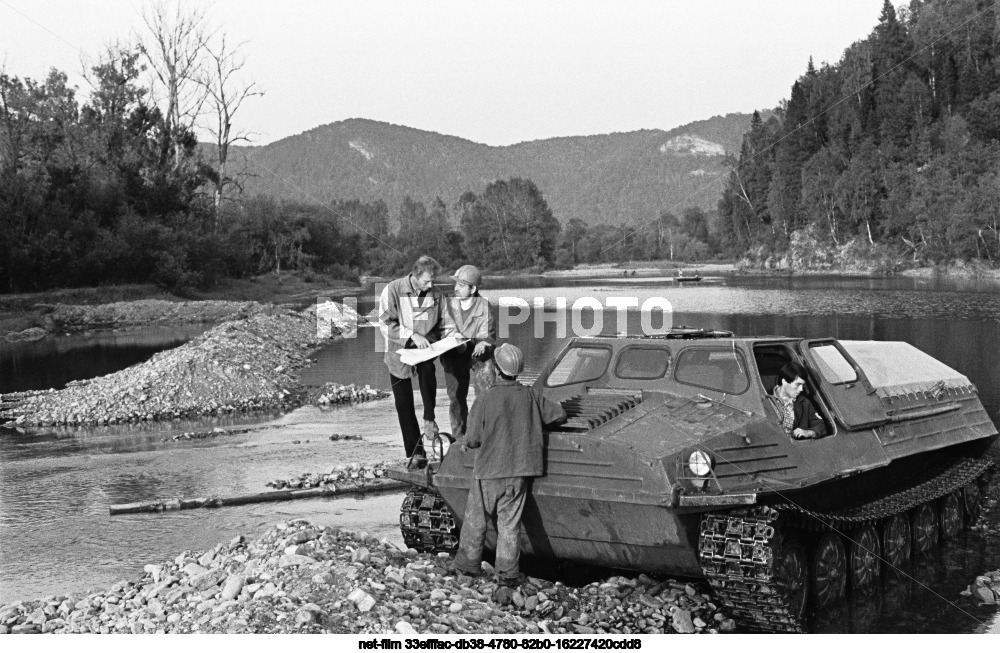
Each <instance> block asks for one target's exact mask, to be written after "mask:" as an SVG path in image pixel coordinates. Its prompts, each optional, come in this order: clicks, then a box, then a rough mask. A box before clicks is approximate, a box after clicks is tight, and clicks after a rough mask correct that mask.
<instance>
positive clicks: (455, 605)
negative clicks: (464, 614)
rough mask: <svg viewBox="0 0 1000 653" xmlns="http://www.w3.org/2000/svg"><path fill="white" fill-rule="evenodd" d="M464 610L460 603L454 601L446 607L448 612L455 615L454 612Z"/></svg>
mask: <svg viewBox="0 0 1000 653" xmlns="http://www.w3.org/2000/svg"><path fill="white" fill-rule="evenodd" d="M464 609H465V606H464V605H462V602H461V601H455V602H454V603H452V604H451V605H449V606H448V611H449V612H451V613H452V614H455V613H456V612H461V611H462V610H464Z"/></svg>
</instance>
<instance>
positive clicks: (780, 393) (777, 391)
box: [769, 362, 826, 440]
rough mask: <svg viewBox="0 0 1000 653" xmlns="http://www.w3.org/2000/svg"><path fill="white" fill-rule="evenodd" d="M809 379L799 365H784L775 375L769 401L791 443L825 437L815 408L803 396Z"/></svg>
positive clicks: (822, 423) (820, 418)
mask: <svg viewBox="0 0 1000 653" xmlns="http://www.w3.org/2000/svg"><path fill="white" fill-rule="evenodd" d="M807 376H808V374H807V373H806V370H805V368H804V367H802V366H801V365H800V364H798V363H794V362H791V363H786V364H785V365H784V366H782V368H781V371H779V372H778V385H776V386H774V392H773V393H772V394H771V395H770V397H769V398H770V399H771V401H772V402H773V403H774V406H775V408H777V410H778V415H779V416H780V417H781V425H782V426H783V427H784V428H785V433H787V434H788V435H790V436H791V438H792V439H793V440H807V439H810V438H821V437H823V436H824V435H826V424H825V423H824V422H823V418H822V417H820V415H819V412H818V411H817V410H816V406H814V405H813V402H812V401H810V400H809V397H806V396H805V395H804V394H802V390H804V389H805V387H806V382H805V379H806V377H807Z"/></svg>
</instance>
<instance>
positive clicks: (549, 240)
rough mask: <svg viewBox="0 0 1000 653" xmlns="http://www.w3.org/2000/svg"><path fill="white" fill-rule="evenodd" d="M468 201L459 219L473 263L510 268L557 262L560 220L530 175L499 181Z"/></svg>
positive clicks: (466, 197)
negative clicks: (554, 214) (530, 178)
mask: <svg viewBox="0 0 1000 653" xmlns="http://www.w3.org/2000/svg"><path fill="white" fill-rule="evenodd" d="M463 199H466V200H467V199H471V198H469V197H468V196H463ZM464 205H465V209H464V211H463V213H462V217H461V221H460V224H461V230H462V236H463V239H464V243H465V253H466V257H467V258H469V259H470V260H472V261H473V262H477V261H483V262H484V263H482V265H484V266H485V267H488V268H505V269H511V268H526V267H531V266H543V267H544V266H548V265H552V264H553V263H554V262H555V250H556V239H557V237H558V235H559V231H560V229H561V225H560V224H559V221H558V220H556V219H555V217H554V216H553V215H552V211H551V210H550V209H549V206H548V204H547V203H546V202H545V199H544V198H543V197H542V193H541V191H540V190H538V187H537V186H536V185H535V184H534V182H532V181H531V180H529V179H521V178H512V179H510V180H508V181H495V182H493V183H491V184H490V185H488V186H487V187H486V190H485V191H484V192H483V194H482V195H481V196H479V197H477V199H476V201H475V202H474V203H471V204H470V203H468V202H465V203H464Z"/></svg>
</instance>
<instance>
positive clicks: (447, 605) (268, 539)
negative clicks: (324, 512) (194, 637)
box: [0, 520, 735, 633]
mask: <svg viewBox="0 0 1000 653" xmlns="http://www.w3.org/2000/svg"><path fill="white" fill-rule="evenodd" d="M448 562H449V560H448V558H447V556H443V554H442V555H438V556H432V555H429V554H419V553H417V552H415V551H413V550H410V551H405V552H404V551H400V550H399V549H397V548H396V547H395V546H394V545H393V544H391V543H390V542H388V541H386V540H383V541H378V540H375V539H374V538H371V537H370V536H368V535H367V534H366V533H363V532H353V531H346V530H343V531H341V530H337V529H334V528H325V529H320V528H316V527H314V526H312V525H310V524H309V523H308V522H305V521H302V520H299V521H295V522H292V523H287V524H278V525H276V526H274V527H273V528H272V529H270V530H269V531H268V532H266V533H265V534H264V535H263V536H261V537H260V538H259V539H257V540H255V541H253V542H247V541H246V539H245V538H243V537H242V536H237V537H235V538H234V539H233V540H232V541H230V542H229V543H228V544H219V545H217V546H216V547H215V548H213V549H210V550H209V551H206V552H204V553H192V552H185V553H182V554H181V555H179V556H178V557H177V558H176V559H175V560H173V561H171V562H168V563H165V564H161V565H147V566H146V567H145V573H144V575H143V576H142V577H141V578H139V579H138V580H134V581H122V582H119V583H117V584H115V585H113V586H112V587H110V588H108V589H107V590H103V591H96V592H89V593H86V594H74V595H67V596H50V597H46V598H45V599H42V600H40V601H22V602H18V603H14V604H11V605H7V606H3V607H0V633H8V632H11V633H66V632H74V633H77V632H97V633H174V632H180V633H186V632H198V633H321V632H323V633H540V632H550V633H640V632H641V633H653V632H667V633H671V632H683V633H694V632H717V631H731V630H734V628H735V625H734V623H733V621H732V620H731V619H729V618H727V617H726V615H725V614H723V613H722V612H720V611H719V610H718V609H717V608H716V607H715V605H713V604H712V603H711V599H710V597H709V596H708V595H707V594H705V593H704V589H699V588H697V587H696V586H694V585H685V584H683V583H679V582H675V581H671V580H665V581H662V582H656V581H653V580H652V579H649V578H647V577H645V576H640V577H639V578H638V579H627V578H623V577H613V578H610V579H607V580H606V581H603V582H600V583H592V584H590V585H586V586H584V587H579V588H573V587H567V586H566V585H563V584H562V583H558V582H557V583H551V582H549V581H545V580H541V579H537V578H531V579H529V580H528V582H527V583H525V584H524V585H523V586H522V587H521V588H519V589H516V590H511V589H509V588H505V587H501V586H499V585H498V584H497V583H496V582H493V581H491V580H488V579H486V578H482V579H472V578H469V577H466V576H455V575H453V574H452V573H451V572H449V571H448V570H447V567H448Z"/></svg>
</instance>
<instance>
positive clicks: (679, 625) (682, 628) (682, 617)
mask: <svg viewBox="0 0 1000 653" xmlns="http://www.w3.org/2000/svg"><path fill="white" fill-rule="evenodd" d="M670 617H671V625H672V626H673V629H674V630H675V631H677V632H678V633H682V634H688V633H693V632H695V628H694V623H693V622H692V621H691V613H690V612H689V611H688V610H685V609H684V608H678V607H674V609H673V610H672V611H671V615H670Z"/></svg>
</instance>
